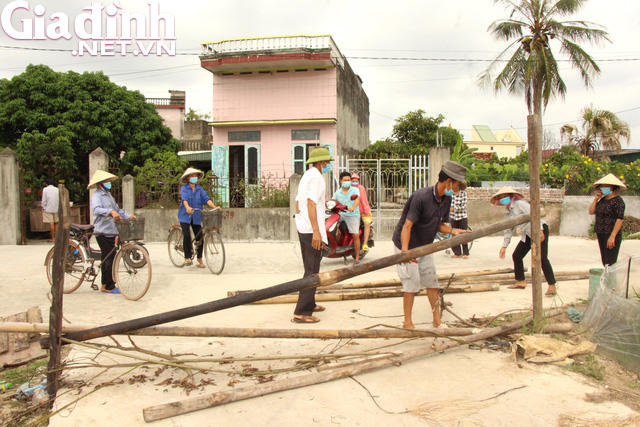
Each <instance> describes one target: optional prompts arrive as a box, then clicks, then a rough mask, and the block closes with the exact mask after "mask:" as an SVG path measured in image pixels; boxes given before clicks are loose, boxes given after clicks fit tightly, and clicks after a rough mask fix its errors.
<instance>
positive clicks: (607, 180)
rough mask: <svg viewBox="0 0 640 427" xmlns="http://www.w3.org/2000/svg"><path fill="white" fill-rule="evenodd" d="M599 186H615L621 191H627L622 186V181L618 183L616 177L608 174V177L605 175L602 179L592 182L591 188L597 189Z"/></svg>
mask: <svg viewBox="0 0 640 427" xmlns="http://www.w3.org/2000/svg"><path fill="white" fill-rule="evenodd" d="M599 185H617V186H618V187H620V188H622V189H623V190H626V189H627V186H626V185H624V184H623V183H622V181H620V180H619V179H618V177H617V176H615V175H614V174H612V173H610V174H609V175H605V176H603V177H602V178H600V179H599V180H597V181H596V182H594V183H593V185H592V187H597V186H599Z"/></svg>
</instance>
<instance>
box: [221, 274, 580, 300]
mask: <svg viewBox="0 0 640 427" xmlns="http://www.w3.org/2000/svg"><path fill="white" fill-rule="evenodd" d="M555 277H556V280H557V281H568V280H584V279H588V278H589V271H588V270H585V271H564V272H556V273H555ZM525 278H526V280H527V282H529V283H530V282H531V274H530V273H526V274H525ZM514 282H515V280H514V278H513V269H511V268H505V269H500V270H480V271H470V272H463V273H454V274H440V275H438V283H439V285H440V288H442V289H443V291H444V293H463V292H465V293H466V292H489V291H498V290H500V285H512V284H513V283H514ZM249 292H255V290H240V291H229V292H227V296H229V297H233V296H237V295H242V294H245V293H249ZM403 293H404V291H403V290H402V284H401V283H400V279H391V280H379V281H372V282H361V283H337V284H333V285H329V286H320V287H318V289H317V291H316V301H346V300H356V299H370V298H389V297H400V296H402V294H403ZM419 295H426V290H425V289H423V290H421V291H420V293H419ZM297 300H298V296H297V295H296V294H289V295H281V296H277V297H273V298H268V299H264V300H260V301H256V302H253V303H252V304H279V303H294V302H296V301H297Z"/></svg>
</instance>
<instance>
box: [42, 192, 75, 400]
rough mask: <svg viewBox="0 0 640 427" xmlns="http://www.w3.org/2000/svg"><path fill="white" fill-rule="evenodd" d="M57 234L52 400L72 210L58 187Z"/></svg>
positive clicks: (49, 379) (50, 370) (50, 369)
mask: <svg viewBox="0 0 640 427" xmlns="http://www.w3.org/2000/svg"><path fill="white" fill-rule="evenodd" d="M58 194H59V197H58V201H59V204H58V223H59V226H58V230H57V232H56V236H55V243H54V249H53V261H52V263H53V265H52V266H51V268H52V272H51V275H52V282H53V284H52V285H51V310H50V311H49V337H51V339H50V348H49V362H48V365H47V372H48V373H47V394H48V395H49V397H50V398H51V399H52V400H51V402H52V403H53V399H54V398H55V397H56V393H57V392H58V385H59V384H58V381H59V379H60V361H61V353H60V352H61V350H62V295H63V291H64V270H65V262H66V259H67V250H68V249H67V248H68V247H69V231H70V229H71V212H70V209H69V192H68V191H67V189H66V188H65V187H64V184H59V186H58Z"/></svg>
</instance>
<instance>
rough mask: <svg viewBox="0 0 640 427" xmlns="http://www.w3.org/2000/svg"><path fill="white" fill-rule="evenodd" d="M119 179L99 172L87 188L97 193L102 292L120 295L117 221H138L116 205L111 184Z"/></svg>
mask: <svg viewBox="0 0 640 427" xmlns="http://www.w3.org/2000/svg"><path fill="white" fill-rule="evenodd" d="M116 179H118V177H117V176H115V175H113V174H110V173H109V172H105V171H102V170H97V171H96V172H95V173H94V174H93V176H92V177H91V181H89V185H88V186H87V188H88V189H89V190H91V189H93V188H95V189H96V191H95V192H94V193H93V195H92V196H91V211H92V212H93V232H94V233H95V234H96V241H97V242H98V246H100V252H101V258H100V259H101V265H100V269H101V270H102V288H101V289H100V290H101V291H102V292H106V293H108V294H119V293H120V290H119V289H118V288H117V287H116V282H115V280H113V258H114V256H115V254H116V251H114V248H115V247H116V236H117V235H118V229H117V227H116V223H115V221H120V220H121V219H129V218H133V219H136V217H135V216H134V215H129V213H127V212H126V211H125V210H124V209H122V208H121V207H120V206H118V204H117V203H116V201H115V199H114V198H113V196H112V195H111V182H112V181H115V180H116Z"/></svg>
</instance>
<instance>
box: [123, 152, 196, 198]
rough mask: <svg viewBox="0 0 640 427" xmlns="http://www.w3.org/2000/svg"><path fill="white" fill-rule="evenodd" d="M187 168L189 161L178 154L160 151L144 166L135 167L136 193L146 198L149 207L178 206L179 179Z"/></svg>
mask: <svg viewBox="0 0 640 427" xmlns="http://www.w3.org/2000/svg"><path fill="white" fill-rule="evenodd" d="M186 168H187V161H186V160H184V159H182V158H180V157H179V156H178V155H177V154H175V153H168V152H167V153H158V154H156V155H155V156H153V158H152V159H147V160H146V161H145V162H144V165H143V166H136V167H135V168H134V174H135V177H136V181H135V182H136V193H138V194H142V195H143V197H144V198H146V206H147V207H150V208H152V207H153V208H157V207H164V208H175V207H178V203H179V198H180V187H181V184H180V182H179V181H180V177H181V176H182V174H183V173H184V171H185V169H186ZM176 192H177V197H175V195H176Z"/></svg>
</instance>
